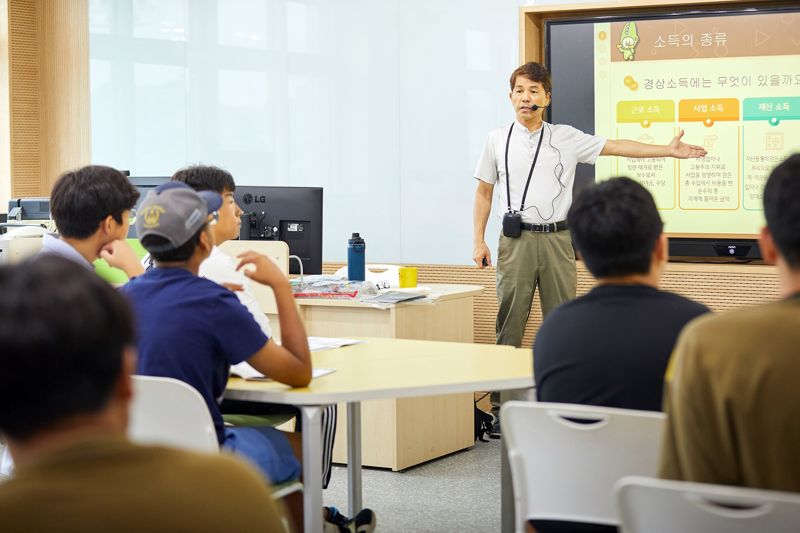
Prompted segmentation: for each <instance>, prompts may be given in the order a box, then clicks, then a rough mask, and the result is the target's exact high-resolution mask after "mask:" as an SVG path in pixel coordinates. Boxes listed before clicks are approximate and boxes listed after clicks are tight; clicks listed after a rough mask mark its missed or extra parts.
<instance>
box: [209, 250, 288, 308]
mask: <svg viewBox="0 0 800 533" xmlns="http://www.w3.org/2000/svg"><path fill="white" fill-rule="evenodd" d="M219 248H220V250H222V251H223V252H225V253H226V254H228V255H232V256H234V257H236V256H237V255H239V254H240V253H242V252H246V251H249V250H252V251H254V252H258V253H260V254H264V255H266V256H267V257H269V258H270V259H272V261H273V262H274V263H275V264H276V265H278V268H280V269H281V272H283V273H284V274H285V275H288V274H289V245H288V244H286V243H285V242H283V241H226V242H224V243H222V244H221V245H220V247H219ZM251 287H252V289H253V297H254V298H255V299H256V301H257V302H258V305H259V306H260V307H261V310H262V311H263V312H264V313H270V314H275V313H277V312H278V304H277V303H275V294H274V293H273V292H272V289H270V288H269V287H267V286H265V285H262V284H260V283H253V284H252V285H251Z"/></svg>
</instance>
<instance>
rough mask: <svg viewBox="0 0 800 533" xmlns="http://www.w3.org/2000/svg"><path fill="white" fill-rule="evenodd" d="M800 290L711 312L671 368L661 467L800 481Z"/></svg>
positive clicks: (744, 479) (696, 474)
mask: <svg viewBox="0 0 800 533" xmlns="http://www.w3.org/2000/svg"><path fill="white" fill-rule="evenodd" d="M798 382H800V297H797V296H795V297H793V298H789V299H786V300H783V301H780V302H775V303H771V304H768V305H762V306H758V307H753V308H750V309H744V310H740V311H733V312H730V313H726V314H722V315H716V316H710V315H709V316H704V317H701V318H699V319H697V320H695V321H693V322H691V323H690V324H689V325H688V326H687V327H686V329H684V331H683V333H682V334H681V336H680V337H679V339H678V343H677V345H676V348H675V352H674V353H673V356H672V361H671V362H670V366H669V368H668V370H667V386H666V396H665V405H664V407H665V412H666V413H667V425H666V431H665V436H664V441H663V448H662V456H661V457H662V459H661V468H660V475H661V477H664V478H667V479H677V480H682V481H696V482H701V483H718V484H722V485H737V486H744V487H752V488H760V489H772V490H783V491H795V492H798V491H800V453H798V451H800V395H798V393H797V389H798Z"/></svg>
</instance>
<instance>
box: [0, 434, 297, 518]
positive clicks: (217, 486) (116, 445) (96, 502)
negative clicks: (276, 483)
mask: <svg viewBox="0 0 800 533" xmlns="http://www.w3.org/2000/svg"><path fill="white" fill-rule="evenodd" d="M280 520H281V515H280V513H279V511H278V508H277V506H276V504H275V502H274V501H273V500H272V497H271V495H270V490H269V488H268V486H267V485H266V483H265V481H264V479H263V478H262V477H260V476H259V475H258V474H257V473H256V472H254V471H253V470H251V469H250V468H249V467H248V466H247V465H245V464H244V463H241V462H240V461H239V460H236V459H234V458H231V457H226V456H212V455H200V454H194V453H188V452H183V451H179V450H173V449H169V448H161V447H149V446H139V445H135V444H132V443H130V442H129V441H127V440H125V439H123V438H102V439H94V440H91V441H88V442H81V443H77V444H74V445H70V446H69V447H65V448H63V449H60V450H58V451H56V452H54V453H51V454H49V455H47V456H46V457H43V458H41V459H39V460H37V461H36V462H34V463H28V464H24V465H19V467H18V468H17V470H16V472H15V475H14V477H13V478H12V479H11V480H9V481H7V482H5V483H2V484H0V529H2V530H3V531H27V532H40V531H58V532H64V533H71V532H90V531H103V532H110V531H114V532H127V531H131V532H133V531H147V532H167V531H169V532H175V531H192V532H211V531H259V532H279V531H281V532H282V531H284V530H283V528H282V526H281V522H280Z"/></svg>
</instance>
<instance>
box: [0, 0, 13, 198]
mask: <svg viewBox="0 0 800 533" xmlns="http://www.w3.org/2000/svg"><path fill="white" fill-rule="evenodd" d="M10 102H11V99H10V96H9V78H8V0H0V211H5V209H3V207H5V206H6V205H8V204H7V202H8V199H9V198H10V197H11V141H10V138H9V136H10V131H11V125H10V122H9V111H10V109H9V106H10Z"/></svg>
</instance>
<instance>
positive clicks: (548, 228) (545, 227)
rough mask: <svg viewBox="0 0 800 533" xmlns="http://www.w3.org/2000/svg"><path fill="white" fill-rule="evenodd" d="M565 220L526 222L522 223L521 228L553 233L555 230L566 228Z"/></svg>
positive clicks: (535, 231)
mask: <svg viewBox="0 0 800 533" xmlns="http://www.w3.org/2000/svg"><path fill="white" fill-rule="evenodd" d="M568 227H569V226H567V221H566V220H562V221H561V222H554V223H552V224H526V223H525V222H523V223H522V229H524V230H525V231H532V232H534V233H555V232H556V231H563V230H565V229H567V228H568Z"/></svg>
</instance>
